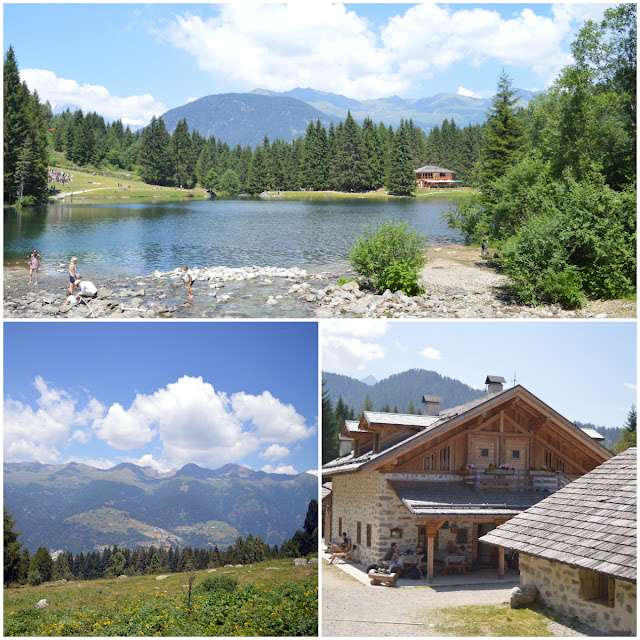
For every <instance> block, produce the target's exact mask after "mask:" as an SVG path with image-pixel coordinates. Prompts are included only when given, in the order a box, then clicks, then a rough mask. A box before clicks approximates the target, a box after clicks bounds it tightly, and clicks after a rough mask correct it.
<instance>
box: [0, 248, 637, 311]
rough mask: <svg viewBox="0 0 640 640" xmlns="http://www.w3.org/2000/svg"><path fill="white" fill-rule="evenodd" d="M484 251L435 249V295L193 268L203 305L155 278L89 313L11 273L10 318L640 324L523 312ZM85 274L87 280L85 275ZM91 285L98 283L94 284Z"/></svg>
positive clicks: (428, 280)
mask: <svg viewBox="0 0 640 640" xmlns="http://www.w3.org/2000/svg"><path fill="white" fill-rule="evenodd" d="M477 253H478V251H477V249H474V248H470V247H462V246H459V245H443V246H441V247H432V248H431V249H430V250H429V256H430V261H429V263H428V264H427V266H426V267H425V269H424V270H423V272H422V281H423V284H424V286H425V288H426V290H427V291H426V293H425V294H423V295H421V296H417V297H414V298H409V297H407V296H405V295H404V294H403V293H402V292H396V293H394V292H391V291H385V292H384V293H381V294H379V293H374V292H368V291H364V290H361V289H360V286H359V285H358V284H357V282H353V281H352V282H347V283H346V284H344V285H342V286H339V285H338V284H337V279H338V278H337V275H336V274H334V273H330V272H319V273H308V272H306V271H305V270H303V269H299V268H297V267H293V268H291V269H286V268H279V267H258V266H252V267H241V268H228V267H206V268H202V269H193V272H194V274H195V277H196V283H195V286H194V292H195V298H194V300H187V299H186V298H187V291H186V285H185V283H184V281H183V280H182V275H183V272H182V270H181V269H180V268H176V269H174V270H172V271H169V272H164V273H162V272H160V271H155V272H154V273H153V274H150V275H148V276H141V277H135V278H107V279H103V280H102V281H101V282H97V281H96V282H95V284H96V285H97V286H98V297H97V298H96V299H93V300H89V301H88V302H89V305H88V306H85V305H80V306H78V307H72V306H69V305H65V304H64V303H65V301H66V288H67V286H68V284H67V282H66V277H65V275H64V274H66V266H65V265H62V266H61V267H60V268H59V270H62V271H63V272H64V273H55V274H42V275H41V282H40V284H39V285H38V286H37V287H36V286H28V285H27V282H28V272H27V271H26V270H25V269H24V268H22V267H17V266H6V265H5V269H4V317H5V318H109V319H118V318H122V319H133V318H279V317H287V318H357V317H362V318H462V319H475V318H608V317H635V314H636V304H635V302H632V301H624V300H622V301H605V302H602V303H598V302H596V303H590V304H589V305H588V306H587V307H586V308H585V309H581V310H578V311H566V310H563V309H562V308H561V307H559V306H557V305H552V306H544V307H523V306H520V305H517V304H516V303H515V302H514V301H513V300H512V299H511V298H510V296H509V293H508V283H509V280H508V278H507V277H506V276H504V275H503V274H500V273H499V272H497V270H496V269H495V268H494V267H493V266H492V265H491V264H490V263H487V262H483V261H482V260H480V258H479V257H478V256H477ZM81 275H83V274H81ZM88 278H89V279H93V278H92V277H89V276H88Z"/></svg>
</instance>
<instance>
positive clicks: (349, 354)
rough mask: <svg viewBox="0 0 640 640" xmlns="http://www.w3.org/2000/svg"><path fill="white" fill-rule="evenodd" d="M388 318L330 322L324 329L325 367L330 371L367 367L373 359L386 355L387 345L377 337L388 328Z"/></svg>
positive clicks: (321, 335) (380, 336)
mask: <svg viewBox="0 0 640 640" xmlns="http://www.w3.org/2000/svg"><path fill="white" fill-rule="evenodd" d="M388 329H389V324H388V322H387V321H386V320H341V321H339V322H326V323H324V324H323V326H322V329H321V332H320V343H321V345H322V368H323V369H325V370H327V371H335V370H338V371H363V370H364V369H365V368H366V366H367V364H368V363H369V362H371V361H372V360H379V359H380V358H384V356H385V353H386V349H385V348H384V347H383V346H381V345H379V344H377V342H375V340H377V339H379V338H382V337H383V336H384V335H385V334H386V333H387V331H388Z"/></svg>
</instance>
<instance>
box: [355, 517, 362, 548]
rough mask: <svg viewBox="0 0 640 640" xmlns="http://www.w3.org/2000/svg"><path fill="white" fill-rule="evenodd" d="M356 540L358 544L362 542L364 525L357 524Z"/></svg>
mask: <svg viewBox="0 0 640 640" xmlns="http://www.w3.org/2000/svg"><path fill="white" fill-rule="evenodd" d="M356 540H357V542H358V544H360V543H361V542H362V523H361V522H356Z"/></svg>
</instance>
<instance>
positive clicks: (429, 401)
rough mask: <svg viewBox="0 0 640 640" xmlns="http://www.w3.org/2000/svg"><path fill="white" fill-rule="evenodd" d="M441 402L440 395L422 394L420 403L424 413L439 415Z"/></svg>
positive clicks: (426, 414)
mask: <svg viewBox="0 0 640 640" xmlns="http://www.w3.org/2000/svg"><path fill="white" fill-rule="evenodd" d="M441 402H442V398H441V397H440V396H422V404H423V405H424V415H425V416H439V415H440V403H441Z"/></svg>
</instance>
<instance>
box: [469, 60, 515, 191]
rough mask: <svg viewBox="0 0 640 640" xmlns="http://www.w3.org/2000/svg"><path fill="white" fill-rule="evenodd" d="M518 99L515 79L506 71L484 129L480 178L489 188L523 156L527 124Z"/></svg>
mask: <svg viewBox="0 0 640 640" xmlns="http://www.w3.org/2000/svg"><path fill="white" fill-rule="evenodd" d="M517 102H518V97H517V94H516V92H515V90H513V89H512V88H511V78H509V76H508V75H507V74H506V73H504V71H503V72H502V74H501V75H500V78H499V79H498V91H497V93H496V95H495V96H494V97H493V100H492V102H491V110H490V112H489V118H488V120H487V124H486V126H485V130H484V140H483V147H482V173H481V176H480V177H481V180H482V184H483V186H484V188H485V189H486V188H487V187H488V186H489V185H491V183H492V182H493V181H495V180H497V179H498V178H500V177H502V176H503V175H504V174H505V173H506V172H507V170H508V169H509V168H510V167H512V166H513V165H515V164H516V162H517V161H518V160H519V159H520V157H521V153H522V149H523V145H524V142H525V138H524V126H523V123H522V120H521V118H519V117H518V113H517V112H518V109H517Z"/></svg>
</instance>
